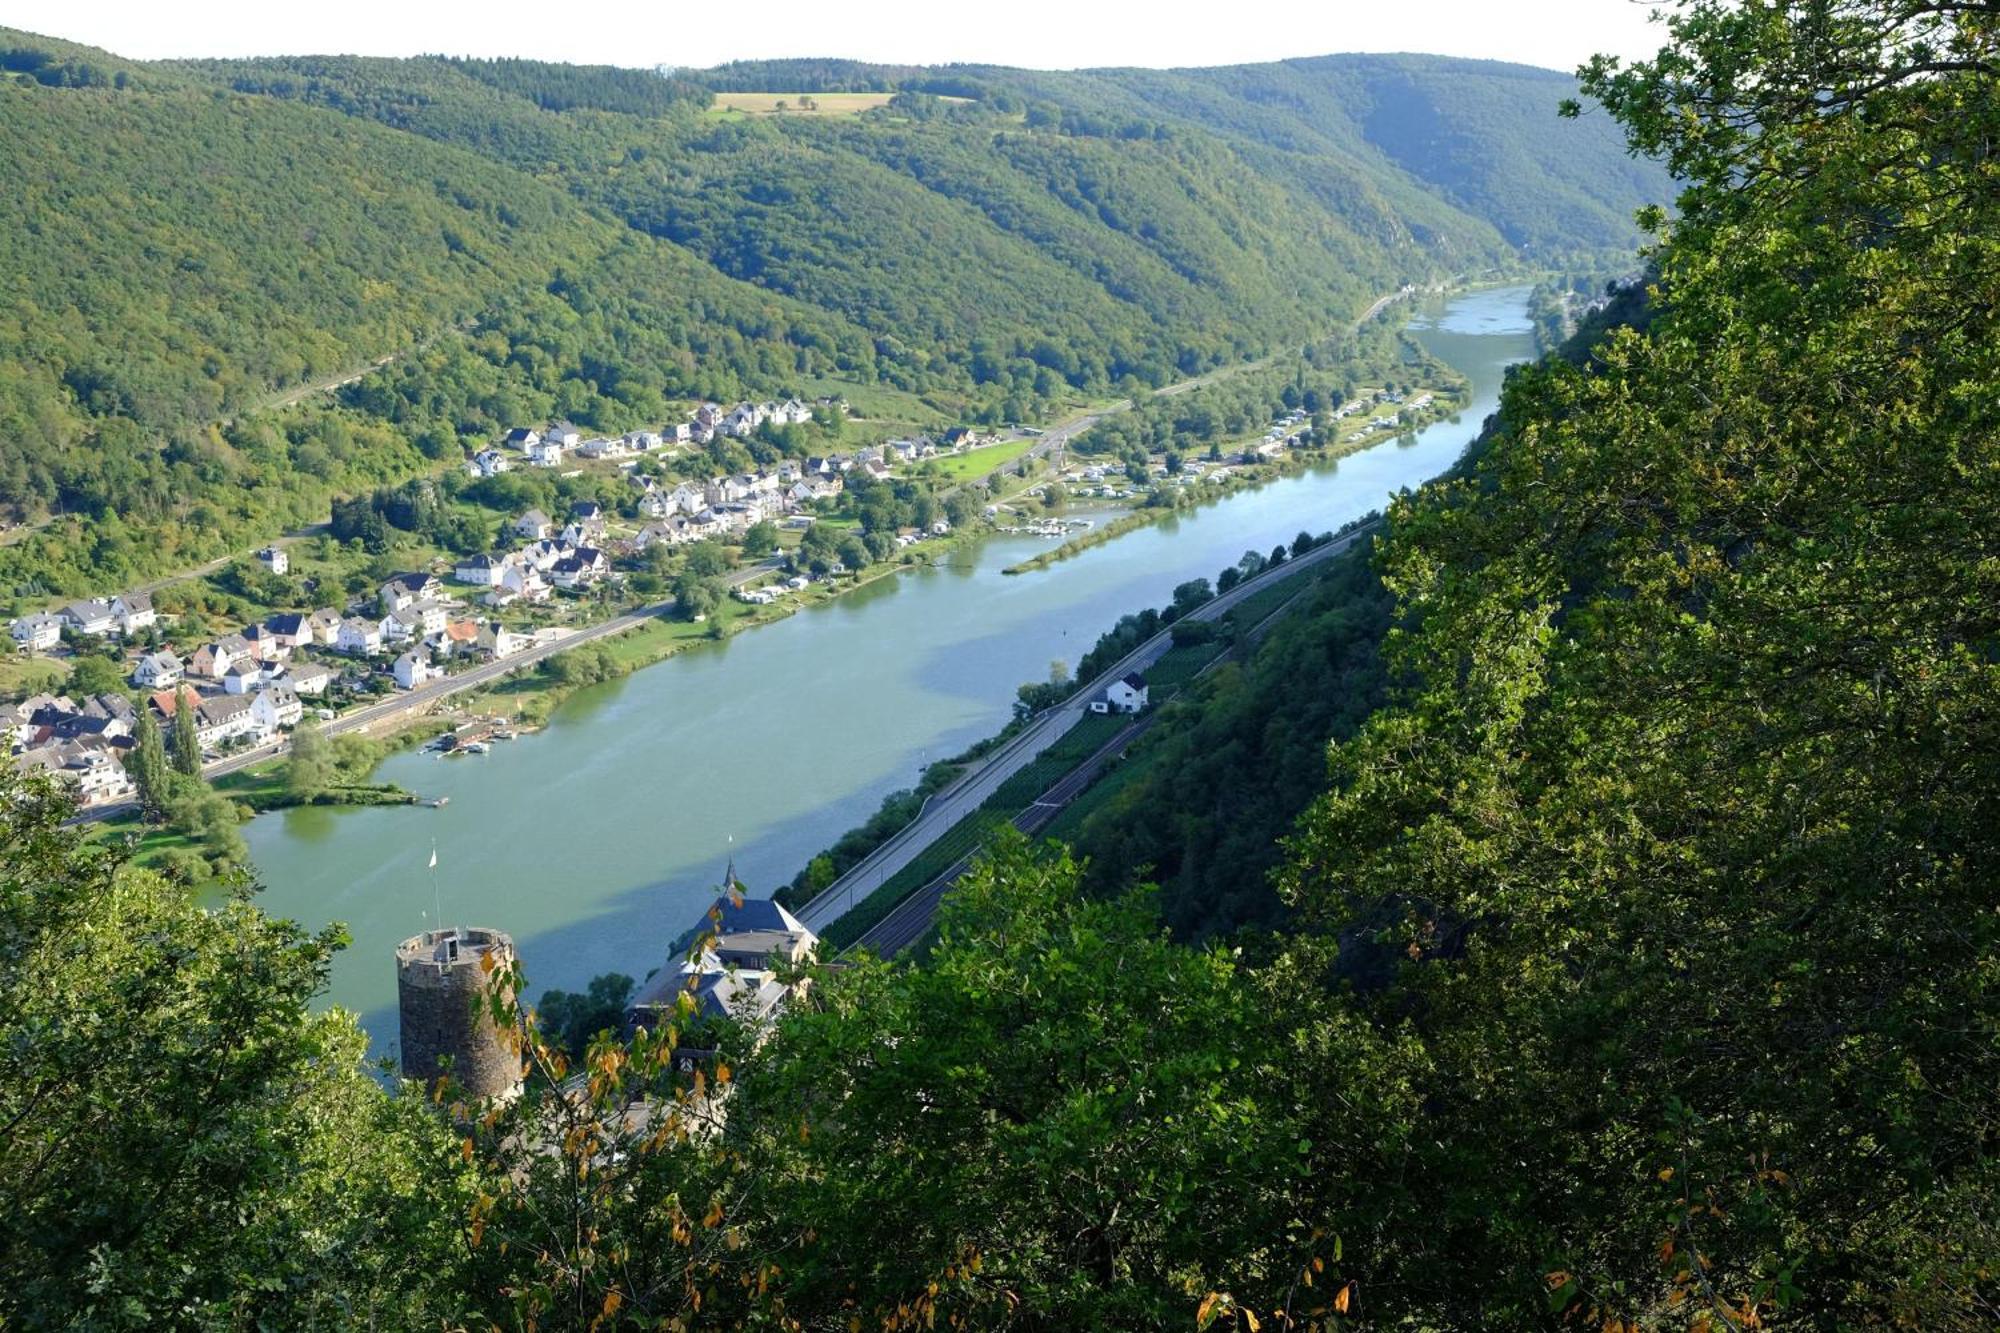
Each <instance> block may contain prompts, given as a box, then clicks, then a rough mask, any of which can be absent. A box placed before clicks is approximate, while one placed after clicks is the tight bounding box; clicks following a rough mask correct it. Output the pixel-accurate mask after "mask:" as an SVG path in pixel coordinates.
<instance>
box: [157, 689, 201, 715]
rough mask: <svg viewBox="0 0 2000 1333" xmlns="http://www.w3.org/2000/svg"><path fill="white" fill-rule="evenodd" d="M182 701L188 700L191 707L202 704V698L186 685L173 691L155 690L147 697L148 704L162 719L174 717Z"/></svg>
mask: <svg viewBox="0 0 2000 1333" xmlns="http://www.w3.org/2000/svg"><path fill="white" fill-rule="evenodd" d="M182 699H186V700H187V701H188V704H189V706H190V707H192V706H193V705H195V704H198V703H200V702H201V696H200V695H198V694H196V693H195V692H194V690H193V689H192V688H191V687H189V686H186V685H181V686H177V687H176V688H174V689H171V690H155V691H153V693H151V694H149V695H147V696H146V702H147V703H150V704H151V705H152V706H153V711H154V712H156V713H158V714H159V715H160V716H161V717H172V716H173V715H174V711H175V710H176V709H177V708H179V707H180V701H181V700H182Z"/></svg>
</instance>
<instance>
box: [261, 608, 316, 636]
mask: <svg viewBox="0 0 2000 1333" xmlns="http://www.w3.org/2000/svg"><path fill="white" fill-rule="evenodd" d="M310 624H311V621H310V620H308V619H307V618H306V617H305V616H303V615H301V614H299V613H298V612H296V611H281V612H279V613H278V614H277V615H275V616H272V617H271V618H270V619H268V620H266V621H265V622H264V628H265V629H267V630H269V631H270V632H271V633H273V634H282V635H284V636H286V637H287V638H296V637H298V636H299V635H301V634H303V633H305V631H306V628H307V626H308V625H310Z"/></svg>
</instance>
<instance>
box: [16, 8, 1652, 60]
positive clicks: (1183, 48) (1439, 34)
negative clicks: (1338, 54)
mask: <svg viewBox="0 0 2000 1333" xmlns="http://www.w3.org/2000/svg"><path fill="white" fill-rule="evenodd" d="M1657 7H1658V6H1657V5H1656V4H1651V3H1641V2H1640V0H1394V2H1393V3H1384V2H1383V0H1210V3H1204V4H1189V3H1176V2H1174V0H1165V2H1159V0H1156V2H1155V3H1132V2H1130V0H1116V2H1115V3H1099V2H1098V0H1004V2H1003V3H1000V4H975V3H967V2H966V0H843V2H841V3H835V2H833V0H743V2H742V3H726V2H725V3H717V0H656V2H655V3H649V4H648V3H639V4H621V3H615V2H614V0H555V3H550V2H549V0H535V2H534V3H526V4H523V3H516V2H515V0H485V2H483V3H472V2H470V0H341V3H337V4H299V3H294V0H0V25H4V26H8V27H16V28H26V29H29V30H31V31H35V32H41V33H46V34H49V35H51V36H57V37H66V38H69V39H70V40H72V41H79V42H87V43H90V44H91V45H93V46H102V47H107V48H109V49H110V50H112V51H115V52H117V53H119V54H121V55H126V56H133V57H137V58H140V59H147V58H154V57H168V56H199V55H210V56H249V55H281V54H283V55H290V54H326V53H348V54H361V55H384V56H400V55H414V54H418V53H422V52H432V53H442V54H446V55H480V56H503V55H510V56H532V57H535V58H538V59H545V60H564V61H572V62H577V63H603V64H617V65H657V64H668V65H690V66H702V65H713V64H717V63H719V62H721V61H725V60H742V59H755V58H759V57H770V56H822V55H823V56H852V57H856V58H859V59H865V60H876V61H884V62H890V63H910V64H941V63H945V62H949V61H978V62H987V63H995V64H1006V65H1027V66H1032V67H1037V68H1044V69H1049V68H1070V67H1075V66H1080V65H1155V66H1159V65H1216V64H1231V63H1235V62H1238V61H1251V60H1274V59H1279V58H1282V57H1285V56H1302V55H1323V54H1326V53H1328V52H1334V51H1432V52H1438V53H1440V54H1444V55H1456V56H1487V57H1491V58H1494V59H1500V60H1517V61H1522V62H1524V63H1527V64H1533V65H1545V66H1550V67H1553V68H1558V69H1570V68H1573V67H1574V66H1576V65H1577V64H1578V63H1580V62H1581V61H1582V60H1584V59H1585V58H1586V57H1588V56H1590V55H1591V54H1593V53H1594V52H1598V51H1609V52H1612V53H1614V54H1617V55H1622V56H1627V57H1630V56H1636V55H1644V54H1648V53H1650V52H1651V51H1652V49H1653V48H1654V47H1655V46H1657V45H1658V44H1659V43H1658V40H1657V33H1658V29H1657V28H1654V27H1653V26H1652V25H1650V24H1649V23H1647V22H1646V15H1647V14H1649V13H1651V12H1652V11H1653V10H1654V9H1655V8H1657Z"/></svg>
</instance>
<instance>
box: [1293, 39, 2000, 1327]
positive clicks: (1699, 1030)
mask: <svg viewBox="0 0 2000 1333" xmlns="http://www.w3.org/2000/svg"><path fill="white" fill-rule="evenodd" d="M1673 37H1674V41H1673V45H1672V46H1671V47H1670V48H1669V50H1667V51H1666V52H1664V53H1663V54H1662V55H1661V56H1660V58H1659V59H1657V60H1655V61H1652V62H1647V63H1645V64H1642V65H1639V66H1635V67H1633V68H1631V69H1629V70H1627V69H1620V68H1617V67H1615V66H1613V65H1610V64H1608V63H1607V64H1603V65H1600V66H1598V67H1597V68H1596V69H1595V70H1594V71H1593V73H1592V75H1591V77H1590V79H1589V81H1588V82H1589V84H1590V86H1591V90H1592V92H1593V93H1594V94H1595V95H1597V96H1599V97H1600V98H1602V99H1603V100H1604V102H1605V103H1606V105H1608V106H1609V107H1610V108H1611V109H1612V111H1613V112H1614V113H1615V114H1616V115H1618V117H1619V118H1620V119H1621V120H1623V121H1624V122H1625V123H1626V124H1627V126H1628V127H1629V128H1630V129H1631V131H1632V135H1633V140H1634V143H1635V145H1637V146H1638V147H1639V148H1641V149H1643V150H1646V151H1649V152H1658V153H1661V154H1664V155H1665V156H1666V158H1667V160H1668V161H1669V162H1670V163H1671V164H1672V165H1673V166H1674V167H1675V168H1676V169H1677V170H1679V171H1681V172H1682V173H1683V174H1684V175H1685V177H1686V178H1687V179H1688V181H1689V189H1688V191H1687V193H1685V194H1684V195H1683V196H1682V198H1681V201H1680V204H1681V212H1682V217H1681V219H1680V221H1679V222H1678V223H1676V224H1675V226H1674V228H1673V230H1672V233H1671V238H1670V241H1669V243H1668V244H1667V245H1666V246H1665V248H1664V250H1663V251H1662V253H1661V255H1660V275H1659V280H1658V290H1657V300H1656V303H1655V311H1654V316H1653V319H1652V321H1651V323H1650V325H1649V326H1648V327H1647V328H1646V329H1645V330H1644V331H1643V332H1642V331H1640V330H1636V329H1627V330H1622V331H1617V332H1614V333H1612V334H1610V335H1609V336H1607V337H1606V338H1604V340H1603V341H1602V342H1601V343H1600V344H1599V345H1598V346H1597V347H1596V349H1595V353H1594V356H1593V357H1592V358H1591V359H1590V360H1588V361H1586V362H1584V363H1583V364H1580V365H1572V364H1569V363H1566V362H1554V363H1548V364H1544V365H1543V366H1541V367H1539V368H1536V369H1534V370H1532V371H1529V372H1527V373H1524V374H1522V375H1519V376H1517V377H1516V378H1515V380H1514V381H1513V383H1512V384H1511V385H1510V388H1509V391H1508V393H1507V395H1506V400H1505V404H1504V409H1503V413H1502V418H1501V422H1502V429H1501V431H1500V433H1499V435H1498V437H1497V438H1496V440H1495V441H1494V443H1493V446H1492V448H1491V449H1490V450H1489V452H1488V453H1487V454H1486V456H1485V457H1484V458H1483V459H1482V460H1481V462H1480V464H1479V466H1478V467H1477V469H1476V471H1475V474H1474V475H1473V476H1472V477H1470V478H1468V479H1466V480H1464V481H1463V482H1461V483H1458V484H1454V485H1450V486H1443V487H1437V488H1433V489H1432V490H1430V491H1428V492H1426V493H1424V494H1422V495H1419V496H1416V497H1406V498H1404V499H1402V500H1400V501H1398V503H1397V505H1396V510H1395V514H1394V516H1393V518H1394V534H1393V536H1392V539H1391V541H1390V543H1389V545H1388V548H1387V552H1386V559H1385V564H1384V577H1385V582H1386V583H1387V585H1388V586H1389V588H1390V589H1391V590H1392V591H1393V592H1394V593H1395V594H1396V596H1397V599H1398V607H1399V624H1398V628H1397V630H1396V631H1395V632H1394V633H1393V634H1392V635H1391V637H1390V640H1389V656H1390V662H1391V664H1392V667H1393V669H1394V670H1395V672H1396V673H1397V675H1398V677H1399V678H1401V679H1403V680H1405V681H1407V685H1406V687H1405V688H1404V689H1402V690H1401V691H1399V694H1398V697H1397V703H1396V706H1395V707H1394V708H1393V709H1391V710H1390V711H1388V712H1385V713H1383V714H1381V715H1380V716H1378V717H1377V718H1376V719H1374V720H1373V721H1371V722H1370V723H1369V724H1368V725H1367V726H1366V727H1365V728H1364V729H1363V730H1362V732H1361V733H1360V735H1359V736H1358V737H1356V738H1355V739H1353V740H1351V741H1349V742H1347V743H1346V744H1344V745H1342V746H1340V747H1339V748H1338V749H1337V750H1336V752H1335V759H1334V764H1335V781H1334V786H1333V790H1332V792H1331V793H1330V794H1328V795H1327V796H1326V797H1325V798H1324V799H1323V800H1322V801H1321V802H1320V803H1319V804H1318V805H1317V806H1316V808H1315V809H1314V810H1313V812H1312V813H1311V815H1310V816H1309V817H1308V819H1307V821H1306V823H1305V826H1304V829H1303V832H1302V833H1301V835H1300V837H1299V840H1298V842H1297V845H1296V847H1295V850H1294V859H1293V864H1292V866H1291V867H1290V868H1289V869H1288V871H1287V873H1286V874H1285V876H1284V882H1285V888H1286V891H1287V893H1288V895H1289V897H1290V899H1291V901H1292V902H1293V903H1294V904H1295V905H1296V908H1297V910H1298V911H1299V912H1300V913H1301V914H1302V915H1303V916H1304V917H1305V918H1306V920H1307V921H1308V922H1309V923H1310V924H1311V925H1312V926H1313V927H1314V928H1315V929H1316V930H1320V931H1325V932H1327V933H1328V934H1330V935H1336V936H1337V937H1338V938H1339V939H1341V941H1342V953H1343V959H1342V967H1343V969H1344V970H1347V971H1348V972H1349V973H1350V974H1351V975H1353V976H1355V977H1356V978H1357V979H1362V980H1366V981H1370V982H1371V984H1374V985H1377V986H1380V985H1382V983H1389V984H1388V985H1387V986H1386V988H1383V989H1379V990H1377V991H1376V992H1375V994H1374V995H1373V997H1372V998H1371V999H1365V1000H1363V1001H1362V1003H1363V1006H1364V1009H1365V1011H1366V1012H1369V1013H1371V1014H1373V1015H1374V1016H1375V1018H1376V1019H1377V1020H1378V1022H1379V1023H1380V1025H1381V1028H1380V1030H1381V1031H1382V1033H1383V1034H1384V1037H1385V1039H1386V1038H1387V1037H1388V1036H1389V1035H1390V1034H1399V1035H1400V1037H1401V1038H1403V1039H1406V1040H1409V1041H1413V1042H1415V1043H1417V1048H1418V1049H1419V1050H1420V1052H1421V1062H1422V1063H1421V1065H1420V1066H1416V1067H1418V1068H1421V1069H1422V1070H1423V1072H1422V1074H1421V1083H1420V1086H1421V1089H1422V1092H1423V1094H1424V1096H1425V1099H1426V1106H1427V1118H1429V1119H1430V1120H1431V1121H1432V1122H1433V1123H1436V1124H1439V1125H1448V1126H1450V1127H1451V1132H1450V1133H1449V1134H1448V1135H1443V1136H1440V1137H1438V1138H1437V1139H1435V1140H1434V1139H1432V1138H1431V1136H1429V1135H1428V1134H1425V1135H1419V1136H1417V1137H1416V1138H1414V1139H1413V1140H1412V1142H1411V1145H1410V1146H1411V1151H1410V1153H1409V1154H1408V1156H1407V1158H1406V1159H1405V1160H1404V1161H1402V1162H1401V1163H1399V1164H1398V1165H1397V1167H1396V1168H1395V1188H1397V1189H1402V1190H1408V1191H1410V1192H1411V1194H1412V1195H1413V1196H1414V1197H1416V1198H1419V1199H1421V1200H1423V1211H1424V1213H1425V1214H1426V1216H1427V1217H1428V1219H1429V1220H1428V1223H1427V1225H1426V1228H1425V1231H1426V1237H1425V1244H1424V1246H1423V1247H1422V1250H1421V1252H1420V1253H1419V1252H1417V1251H1411V1252H1410V1253H1409V1254H1408V1255H1407V1256H1406V1258H1405V1259H1392V1258H1390V1257H1389V1256H1387V1255H1384V1256H1383V1258H1384V1261H1385V1262H1384V1265H1383V1267H1382V1268H1381V1269H1380V1270H1379V1272H1378V1276H1377V1280H1376V1289H1377V1290H1378V1291H1384V1292H1387V1291H1395V1290H1398V1289H1399V1288H1400V1285H1401V1279H1400V1278H1399V1277H1398V1273H1399V1272H1403V1273H1407V1274H1408V1276H1409V1278H1410V1279H1412V1280H1413V1281H1414V1280H1417V1279H1418V1275H1419V1274H1421V1281H1422V1282H1423V1283H1425V1284H1426V1285H1428V1286H1429V1287H1430V1288H1431V1289H1432V1290H1433V1291H1434V1292H1436V1293H1437V1295H1436V1296H1435V1297H1434V1298H1433V1299H1432V1300H1429V1301H1426V1302H1424V1303H1423V1304H1422V1306H1421V1307H1417V1306H1413V1307H1409V1308H1408V1309H1407V1311H1396V1310H1384V1309H1380V1308H1379V1307H1378V1315H1379V1316H1380V1317H1381V1318H1383V1319H1384V1320H1389V1319H1393V1318H1396V1317H1399V1316H1401V1317H1405V1318H1408V1319H1412V1320H1416V1321H1419V1322H1426V1323H1431V1324H1433V1325H1436V1326H1452V1327H1474V1326H1484V1327H1490V1326H1493V1325H1495V1324H1501V1325H1513V1324H1523V1323H1530V1322H1537V1321H1540V1320H1542V1319H1545V1318H1547V1317H1548V1315H1547V1313H1546V1312H1547V1311H1548V1310H1549V1309H1550V1308H1551V1306H1553V1307H1555V1308H1556V1309H1558V1310H1561V1311H1566V1312H1567V1313H1568V1314H1569V1317H1571V1318H1573V1319H1574V1320H1576V1321H1579V1322H1588V1323H1590V1324H1597V1323H1600V1322H1602V1321H1604V1320H1607V1319H1609V1320H1613V1321H1636V1322H1640V1323H1642V1324H1652V1323H1664V1322H1667V1321H1668V1320H1675V1321H1678V1320H1681V1319H1686V1320H1689V1321H1690V1322H1691V1323H1693V1324H1695V1325H1696V1326H1699V1325H1700V1324H1702V1323H1704V1322H1705V1323H1706V1324H1707V1325H1708V1326H1711V1327H1715V1328H1723V1327H1749V1326H1752V1325H1753V1322H1754V1324H1755V1325H1759V1326H1771V1325H1783V1326H1787V1327H1802V1328H1816V1327H1832V1326H1836V1325H1838V1326H1842V1327H1892V1326H1899V1325H1902V1326H1921V1327H1925V1328H1937V1329H1972V1328H1979V1327H1985V1326H1988V1325H1990V1324H1991V1321H1992V1313H1991V1311H1992V1301H1993V1296H1994V1289H1993V1279H1992V1268H1991V1262H1990V1261H1991V1257H1992V1256H1993V1255H1994V1254H1995V1253H1996V1252H2000V1243H1996V1235H1995V1232H1994V1222H1993V1219H1994V1217H1995V1216H1996V1211H1995V1206H1994V1201H1995V1198H1996V1191H2000V1169H1996V1165H1995V1158H1994V1155H1993V1146H1994V1141H1993V1135H1992V1126H1991V1122H1990V1116H1989V1115H1988V1113H1987V1111H1986V1109H1985V1107H1986V1105H1987V1103H1988V1101H1989V1097H1988V1090H1989V1089H1990V1087H1991V1086H1992V1084H1993V1082H1994V1080H1995V1078H1996V1077H2000V1064H1996V1051H2000V1046H1996V1045H1995V1043H1994V1042H1993V1040H1992V1035H1993V1033H1994V1032H1995V1031H1996V1026H2000V991H1996V988H1995V984H1994V977H1995V973H1994V968H1993V960H1994V958H1995V957H1996V956H2000V918H1996V916H1995V915H1994V912H1993V901H1992V886H1993V884H1994V882H1995V875H1996V869H2000V845H1996V842H1995V836H1994V834H1995V830H1996V829H2000V811H1996V810H1995V808H1994V793H1995V792H1996V791H2000V785H1996V778H2000V772H1996V769H1995V756H1996V755H2000V735H1996V734H1995V731H1994V719H1995V718H1996V717H2000V708H1996V707H1995V704H1996V701H2000V679H1996V675H1995V668H1994V663H1995V660H1996V659H1995V655H1994V652H1993V648H1994V633H1995V630H1994V623H1993V617H1992V608H1993V606H1994V605H1995V597H1996V592H1997V591H2000V589H1996V585H1995V582H1994V570H1995V568H1997V567H2000V566H1996V564H1995V561H1994V551H1993V534H1994V533H1995V532H1996V531H2000V526H1996V523H1995V515H1996V514H1997V513H2000V491H1996V489H1995V485H1994V478H1995V477H1996V476H2000V469H1996V466H1995V462H1996V458H1995V442H1996V440H2000V418H1996V416H1995V404H1996V403H2000V394H1996V392H1995V391H1996V387H2000V360H1996V351H1995V349H1996V347H2000V328H1996V327H1995V324H1994V311H1995V309H1996V306H1995V304H1994V303H1993V302H1992V301H1990V300H1988V299H1987V296H1986V294H1989V293H1993V292H1995V291H1996V290H2000V288H1996V281H2000V277H1997V276H1996V275H2000V211H1996V208H1995V202H1994V201H1995V200H1996V199H2000V192H1996V190H1995V189H1994V186H1995V183H1996V177H1995V163H1994V158H1993V156H1992V154H1991V152H1990V151H1989V150H1988V145H1990V142H1991V139H1992V136H1993V135H1994V134H1995V132H1996V131H1997V130H2000V121H1996V114H2000V30H1996V27H1995V25H1994V21H1993V17H1992V14H1991V12H1990V10H1988V9H1987V8H1986V7H1983V6H1961V5H1943V6H1936V5H1919V4H1913V3H1911V4H1906V3H1902V0H1884V2H1881V3H1868V4H1852V5H1847V4H1842V5H1831V6H1798V7H1793V6H1764V5H1750V6H1737V5H1726V4H1720V3H1717V4H1709V3H1696V4H1691V5H1687V6H1684V7H1683V8H1682V10H1681V12H1680V13H1679V14H1678V15H1677V16H1676V18H1675V20H1674V23H1673ZM1378 1186H1380V1187H1386V1182H1382V1181H1378V1180H1375V1179H1371V1178H1367V1177H1361V1178H1356V1179H1355V1180H1353V1181H1352V1188H1354V1189H1355V1190H1356V1192H1357V1193H1360V1194H1364V1195H1365V1194H1368V1193H1370V1192H1372V1191H1373V1190H1374V1189H1376V1188H1378ZM1451 1255H1457V1256H1459V1260H1458V1261H1457V1262H1456V1263H1454V1262H1451V1261H1449V1260H1442V1259H1441V1256H1451ZM1405 1262H1407V1265H1408V1267H1407V1268H1403V1267H1401V1265H1403V1264H1404V1263H1405ZM1676 1309H1678V1310H1680V1311H1685V1312H1686V1313H1684V1314H1669V1313H1668V1312H1669V1311H1673V1310H1676Z"/></svg>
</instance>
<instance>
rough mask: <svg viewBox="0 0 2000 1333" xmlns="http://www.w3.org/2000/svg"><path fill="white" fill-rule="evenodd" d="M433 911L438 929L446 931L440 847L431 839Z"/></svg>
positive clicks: (435, 840) (434, 839)
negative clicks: (439, 889)
mask: <svg viewBox="0 0 2000 1333" xmlns="http://www.w3.org/2000/svg"><path fill="white" fill-rule="evenodd" d="M431 911H433V912H435V913H436V914H437V928H438V929H439V930H443V929H444V899H443V898H442V897H440V896H439V894H438V845H437V839H436V838H432V839H431Z"/></svg>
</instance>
